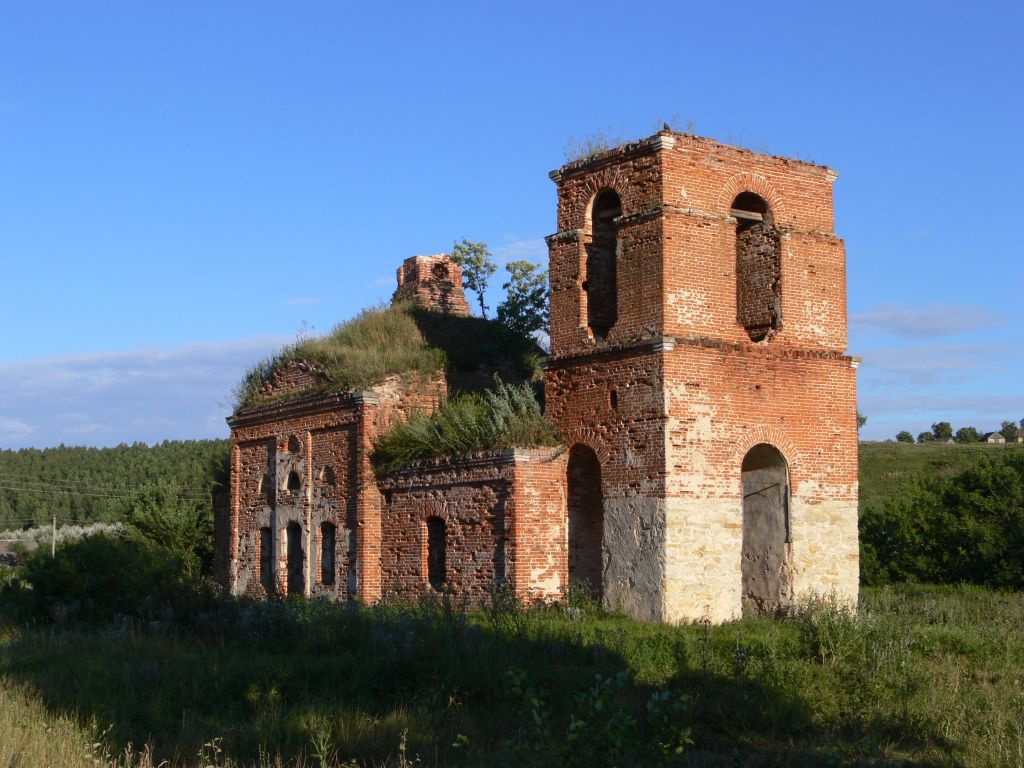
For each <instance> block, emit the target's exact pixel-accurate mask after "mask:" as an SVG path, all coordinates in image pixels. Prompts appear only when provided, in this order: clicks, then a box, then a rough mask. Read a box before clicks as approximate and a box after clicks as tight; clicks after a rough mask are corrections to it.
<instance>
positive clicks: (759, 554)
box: [741, 443, 792, 614]
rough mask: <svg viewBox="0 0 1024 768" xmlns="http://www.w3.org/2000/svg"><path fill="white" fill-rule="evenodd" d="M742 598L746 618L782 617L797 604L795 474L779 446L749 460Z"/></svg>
mask: <svg viewBox="0 0 1024 768" xmlns="http://www.w3.org/2000/svg"><path fill="white" fill-rule="evenodd" d="M741 472H742V477H743V551H742V559H741V562H742V566H741V568H742V574H741V578H742V600H743V612H744V614H776V613H780V612H782V611H784V610H785V609H786V607H787V606H788V605H789V603H790V602H791V600H792V577H791V568H790V559H789V545H790V542H791V536H790V523H789V473H788V470H787V467H786V460H785V458H783V456H782V454H781V453H779V451H778V450H776V449H775V448H774V447H772V446H770V445H767V444H766V443H761V444H759V445H755V446H754V447H753V448H751V449H750V451H748V452H747V455H746V456H745V457H744V458H743V465H742V469H741Z"/></svg>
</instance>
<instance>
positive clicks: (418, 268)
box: [392, 253, 469, 317]
mask: <svg viewBox="0 0 1024 768" xmlns="http://www.w3.org/2000/svg"><path fill="white" fill-rule="evenodd" d="M398 301H412V302H414V303H415V304H416V306H418V307H420V308H421V309H426V310H430V311H432V312H445V313H447V314H450V315H458V316H460V317H466V316H467V315H469V304H467V303H466V294H465V292H464V291H463V290H462V270H461V269H460V268H459V265H458V264H456V263H455V262H454V261H452V259H451V257H450V256H449V255H448V254H446V253H438V254H435V255H433V256H411V257H410V258H408V259H406V260H405V261H404V262H403V263H402V266H400V267H399V268H398V288H397V289H396V290H395V294H394V297H393V298H392V302H398Z"/></svg>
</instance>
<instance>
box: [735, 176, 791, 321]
mask: <svg viewBox="0 0 1024 768" xmlns="http://www.w3.org/2000/svg"><path fill="white" fill-rule="evenodd" d="M730 213H731V214H732V216H734V217H735V218H736V321H737V322H738V323H739V324H740V325H742V326H743V327H744V329H745V330H746V331H747V335H748V336H750V339H751V340H752V341H762V340H764V339H766V338H768V337H769V336H771V335H772V334H773V333H774V332H775V331H777V330H779V329H780V328H781V327H782V255H781V247H780V243H779V231H778V230H777V229H776V228H775V221H774V219H773V217H772V212H771V209H770V208H769V207H768V204H767V203H766V202H765V201H764V200H763V199H762V198H761V197H759V196H758V195H755V194H754V193H753V192H743V193H741V194H739V195H737V196H736V199H735V200H733V202H732V210H731V211H730Z"/></svg>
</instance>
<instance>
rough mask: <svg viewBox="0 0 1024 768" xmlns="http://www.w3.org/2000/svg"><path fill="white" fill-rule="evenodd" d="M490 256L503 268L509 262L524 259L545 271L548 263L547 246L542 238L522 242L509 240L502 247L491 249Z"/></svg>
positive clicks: (497, 246)
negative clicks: (538, 265)
mask: <svg viewBox="0 0 1024 768" xmlns="http://www.w3.org/2000/svg"><path fill="white" fill-rule="evenodd" d="M491 255H492V256H494V260H495V261H496V262H497V263H498V264H499V265H500V266H504V265H505V264H508V263H509V262H510V261H519V260H520V259H526V260H527V261H532V262H535V263H537V264H540V265H541V266H542V267H544V268H545V269H546V268H547V263H548V245H547V243H546V242H544V238H543V237H533V238H528V239H522V240H510V241H509V242H507V243H504V244H503V245H496V246H494V247H492V248H491Z"/></svg>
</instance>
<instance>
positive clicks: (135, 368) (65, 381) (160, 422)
mask: <svg viewBox="0 0 1024 768" xmlns="http://www.w3.org/2000/svg"><path fill="white" fill-rule="evenodd" d="M288 341H289V340H288V339H285V338H282V337H271V336H262V337H254V338H250V339H243V340H239V341H233V342H224V343H220V342H207V343H195V344H184V345H181V346H177V347H172V348H162V347H147V348H142V349H135V350H129V351H126V352H100V353H94V354H78V355H61V356H56V357H46V358H36V359H31V360H23V361H18V362H11V363H3V364H0V389H2V391H3V392H4V398H3V401H2V402H0V448H19V447H25V446H29V445H34V446H38V447H44V446H48V445H56V444H58V443H61V442H64V443H69V444H76V443H87V444H89V445H116V444H117V443H121V442H128V443H131V442H135V441H142V442H158V441H160V440H164V439H174V438H182V439H185V438H204V437H225V436H226V435H227V427H226V425H225V424H224V417H225V416H227V415H228V412H229V410H230V405H229V403H228V401H229V400H230V397H231V389H232V387H233V386H234V385H235V383H236V382H237V381H238V380H239V379H241V377H242V375H243V374H244V373H245V371H246V369H247V368H248V367H249V366H251V365H252V364H253V363H255V362H256V361H257V360H259V359H261V358H263V357H265V356H266V355H268V354H270V353H271V352H273V351H274V350H276V349H278V348H279V347H280V346H281V345H282V344H284V343H287V342H288Z"/></svg>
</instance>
